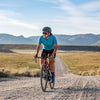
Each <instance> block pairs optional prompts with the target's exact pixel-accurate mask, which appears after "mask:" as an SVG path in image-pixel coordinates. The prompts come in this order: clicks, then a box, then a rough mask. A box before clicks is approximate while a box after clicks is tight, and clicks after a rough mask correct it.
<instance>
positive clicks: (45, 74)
mask: <svg viewBox="0 0 100 100" xmlns="http://www.w3.org/2000/svg"><path fill="white" fill-rule="evenodd" d="M37 58H41V57H37ZM47 58H48V59H49V63H48V61H47ZM50 58H53V56H50V57H49V56H47V57H45V58H44V63H43V64H42V66H41V73H40V83H41V88H42V91H43V92H45V91H46V88H47V83H48V82H49V85H50V88H51V89H53V88H54V85H55V75H54V82H53V83H52V82H51V81H50V80H51V77H52V75H51V71H50V69H49V66H50ZM53 61H54V58H53Z"/></svg>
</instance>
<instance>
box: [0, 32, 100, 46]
mask: <svg viewBox="0 0 100 100" xmlns="http://www.w3.org/2000/svg"><path fill="white" fill-rule="evenodd" d="M39 37H40V36H30V37H27V38H26V37H24V36H22V35H21V36H14V35H10V34H6V33H0V44H37V43H38V40H39ZM55 37H56V39H57V41H58V44H60V45H100V34H98V35H95V34H92V33H88V34H77V35H55Z"/></svg>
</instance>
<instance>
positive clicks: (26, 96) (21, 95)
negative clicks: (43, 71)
mask: <svg viewBox="0 0 100 100" xmlns="http://www.w3.org/2000/svg"><path fill="white" fill-rule="evenodd" d="M55 65H56V82H55V88H54V89H52V90H51V89H50V87H49V84H48V86H47V91H46V92H42V90H41V87H40V78H33V77H15V78H0V100H100V76H85V77H83V76H78V75H73V74H72V73H71V72H68V71H67V70H66V68H65V65H64V64H63V63H62V61H61V60H60V58H59V57H57V58H56V61H55Z"/></svg>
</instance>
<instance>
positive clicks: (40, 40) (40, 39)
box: [38, 36, 42, 44]
mask: <svg viewBox="0 0 100 100" xmlns="http://www.w3.org/2000/svg"><path fill="white" fill-rule="evenodd" d="M41 43H42V36H40V38H39V41H38V44H41Z"/></svg>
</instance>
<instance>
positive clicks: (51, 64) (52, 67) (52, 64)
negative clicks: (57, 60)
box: [50, 58, 55, 73]
mask: <svg viewBox="0 0 100 100" xmlns="http://www.w3.org/2000/svg"><path fill="white" fill-rule="evenodd" d="M50 70H51V72H52V73H54V72H55V65H54V61H53V59H52V58H50Z"/></svg>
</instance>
